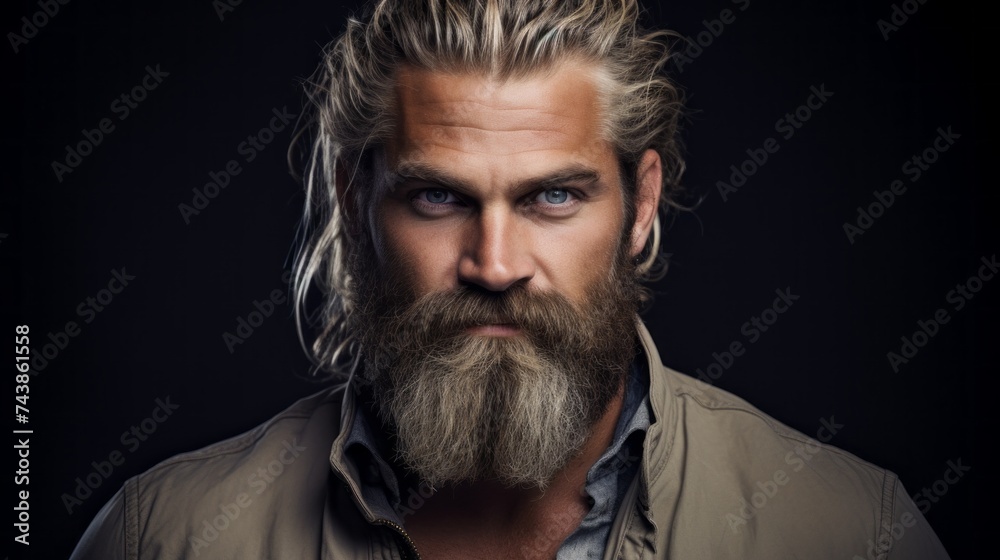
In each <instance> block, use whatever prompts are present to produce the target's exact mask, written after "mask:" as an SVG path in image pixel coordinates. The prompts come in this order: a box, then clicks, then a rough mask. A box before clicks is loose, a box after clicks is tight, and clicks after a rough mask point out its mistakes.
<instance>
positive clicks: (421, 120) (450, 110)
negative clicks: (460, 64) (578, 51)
mask: <svg viewBox="0 0 1000 560" xmlns="http://www.w3.org/2000/svg"><path fill="white" fill-rule="evenodd" d="M599 80H600V72H599V70H598V69H597V68H596V67H595V66H593V65H588V64H585V63H569V62H567V63H564V64H559V65H556V66H554V67H552V68H551V69H549V70H547V71H545V72H539V73H536V74H533V75H529V76H527V77H521V78H513V79H507V80H503V81H501V80H497V79H493V78H490V77H488V76H483V75H480V74H474V73H448V72H441V71H432V70H425V69H418V68H413V67H409V66H403V67H402V68H401V69H400V71H399V73H398V77H397V85H396V123H395V124H396V130H395V134H394V136H393V138H392V139H391V140H390V141H389V142H388V145H387V148H388V149H387V155H388V156H389V162H388V163H389V164H390V165H391V166H394V167H395V166H398V165H399V164H400V163H406V162H415V163H421V162H423V163H436V164H444V165H446V166H448V167H449V168H457V169H458V170H459V171H461V170H462V168H463V167H474V168H475V169H474V170H473V169H466V171H469V172H473V171H474V172H475V173H477V174H485V175H486V176H487V177H489V176H493V177H495V176H497V175H508V176H509V175H512V174H515V172H524V173H534V172H544V171H545V170H546V168H547V167H552V166H557V165H565V164H567V163H576V164H590V165H592V166H595V167H600V166H602V165H605V164H607V163H609V161H610V162H611V163H613V161H614V158H613V154H612V150H611V148H610V145H609V144H608V143H607V142H606V141H605V134H604V127H603V124H604V123H603V114H604V112H605V111H604V107H603V96H602V95H601V92H600V89H599V88H598V84H599V83H600V81H599ZM481 176H482V175H481Z"/></svg>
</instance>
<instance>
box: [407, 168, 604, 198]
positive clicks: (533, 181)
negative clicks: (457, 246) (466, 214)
mask: <svg viewBox="0 0 1000 560" xmlns="http://www.w3.org/2000/svg"><path fill="white" fill-rule="evenodd" d="M390 176H391V177H392V183H399V182H402V181H421V182H424V183H432V184H435V185H440V186H442V187H445V188H447V189H450V190H454V191H459V192H474V191H475V189H474V188H473V187H472V186H471V185H469V184H468V183H466V182H465V181H462V180H461V179H458V178H456V177H454V176H452V175H450V174H449V173H448V172H447V171H446V170H444V169H442V168H440V167H438V166H436V165H431V164H427V163H424V162H419V161H406V162H402V163H400V164H399V165H398V166H397V167H396V170H395V171H394V172H390ZM600 179H601V174H600V173H598V172H597V170H596V169H593V168H591V167H587V166H585V165H580V164H572V165H569V166H567V167H564V168H562V169H558V170H556V171H553V172H551V173H547V174H545V175H541V176H538V177H530V178H528V179H521V180H519V181H517V182H515V183H514V184H513V187H514V189H515V190H526V189H528V188H541V189H551V188H557V187H560V186H562V185H565V184H567V183H584V184H593V183H596V182H598V181H599V180H600ZM585 186H586V185H585Z"/></svg>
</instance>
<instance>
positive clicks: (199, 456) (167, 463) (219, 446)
mask: <svg viewBox="0 0 1000 560" xmlns="http://www.w3.org/2000/svg"><path fill="white" fill-rule="evenodd" d="M340 389H341V387H335V388H334V389H332V390H331V389H326V390H325V391H331V395H327V398H329V397H330V396H332V395H333V394H335V393H336V392H337V391H339V390H340ZM322 393H323V391H320V392H319V393H315V394H313V395H311V396H310V397H305V398H307V399H308V398H311V397H315V396H318V395H320V394H322ZM329 404H334V405H335V406H339V403H336V402H335V401H327V400H325V399H324V400H323V401H321V402H320V403H319V404H318V405H317V406H316V407H315V408H313V409H312V410H310V411H302V412H299V411H285V412H282V413H280V414H278V415H277V416H275V417H273V418H271V419H270V420H268V421H267V422H265V423H264V424H262V425H260V426H257V427H255V428H252V429H251V430H249V431H247V432H244V433H242V434H238V435H236V436H233V437H231V438H229V439H228V440H223V441H222V442H219V443H215V444H212V445H209V446H208V447H206V448H203V449H200V450H195V451H189V452H187V453H182V454H180V455H176V456H174V457H170V458H168V459H166V460H164V461H163V462H161V463H159V464H157V465H155V466H153V467H152V468H150V469H149V470H148V471H146V472H144V473H142V474H140V475H139V476H140V477H146V476H147V475H149V474H152V473H154V472H157V471H159V470H162V469H164V468H167V467H171V466H174V465H178V464H182V463H189V462H193V461H202V460H206V459H215V458H217V457H222V456H225V455H231V454H233V453H239V452H240V451H243V450H245V449H247V448H248V447H251V446H252V445H253V444H255V443H257V442H258V441H260V440H261V439H262V438H264V437H265V436H266V435H267V434H268V432H270V431H271V429H272V428H274V427H275V426H276V425H277V424H278V423H280V422H282V421H285V420H308V419H310V418H312V417H313V416H314V415H315V414H316V411H317V410H319V409H320V408H322V407H323V406H327V405H329Z"/></svg>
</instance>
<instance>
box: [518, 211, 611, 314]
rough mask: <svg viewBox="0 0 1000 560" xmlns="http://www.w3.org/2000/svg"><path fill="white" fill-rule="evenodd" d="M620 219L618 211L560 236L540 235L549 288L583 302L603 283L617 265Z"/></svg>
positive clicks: (539, 249)
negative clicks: (592, 288) (596, 285)
mask: <svg viewBox="0 0 1000 560" xmlns="http://www.w3.org/2000/svg"><path fill="white" fill-rule="evenodd" d="M621 223H622V221H621V218H620V214H618V213H617V210H616V209H615V208H611V209H609V212H608V213H607V214H606V215H605V216H604V217H603V218H602V219H597V218H592V219H588V220H585V221H581V223H580V224H579V225H578V226H576V227H573V228H568V229H566V230H565V231H562V232H560V233H559V234H558V235H545V234H543V235H541V236H539V241H540V243H538V244H536V247H537V249H536V254H537V255H538V256H539V261H540V262H541V263H545V264H543V265H542V267H543V268H544V270H545V276H546V278H547V280H548V283H549V284H551V286H550V288H551V289H554V290H557V291H559V292H561V293H563V294H564V295H566V296H567V297H569V298H570V299H572V300H574V301H584V300H585V299H586V297H587V294H588V292H589V290H590V288H591V287H592V286H594V285H595V284H597V283H599V282H601V281H602V280H604V279H605V278H606V277H607V275H608V274H609V272H610V270H611V267H612V266H614V264H615V255H616V251H617V249H618V245H619V242H620V241H619V237H620V232H621Z"/></svg>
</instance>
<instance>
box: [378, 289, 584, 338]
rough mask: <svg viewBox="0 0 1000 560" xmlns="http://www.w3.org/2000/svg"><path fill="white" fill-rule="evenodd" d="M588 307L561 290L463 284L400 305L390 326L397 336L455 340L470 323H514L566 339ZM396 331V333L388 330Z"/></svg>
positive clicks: (533, 334) (535, 334)
mask: <svg viewBox="0 0 1000 560" xmlns="http://www.w3.org/2000/svg"><path fill="white" fill-rule="evenodd" d="M583 313H584V311H583V310H581V309H578V308H577V306H576V305H574V304H573V303H572V302H571V301H570V300H569V299H568V298H567V297H566V296H564V295H562V294H560V293H557V292H540V291H536V290H530V289H528V288H526V287H525V286H524V285H515V286H512V287H510V288H508V289H507V290H505V291H503V292H486V291H484V290H480V289H476V288H472V287H468V286H459V287H458V288H456V289H454V290H449V291H445V292H432V293H429V294H425V295H424V296H421V297H420V298H418V299H417V300H415V301H413V302H412V303H411V304H410V305H408V306H405V308H403V309H397V310H396V312H395V313H393V312H391V311H390V312H389V316H394V320H393V321H391V324H392V326H393V327H394V328H392V327H390V328H391V330H393V331H396V332H395V333H394V334H395V335H396V336H393V337H392V338H397V337H398V336H405V337H406V338H407V339H408V340H409V341H410V342H411V343H413V342H416V343H418V344H419V343H421V342H424V343H428V344H429V343H430V342H432V341H435V340H436V341H441V340H452V339H455V338H458V337H460V336H463V334H464V331H465V330H466V329H468V328H471V327H477V326H483V325H509V326H512V327H516V328H517V329H519V330H520V331H521V333H522V334H523V335H525V336H526V337H527V338H528V339H529V340H532V341H534V342H536V343H544V342H546V341H551V339H552V338H553V337H559V338H561V339H565V337H566V336H567V335H569V336H572V335H573V333H576V332H578V330H579V327H580V326H581V321H582V316H583ZM386 334H392V333H386Z"/></svg>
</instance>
